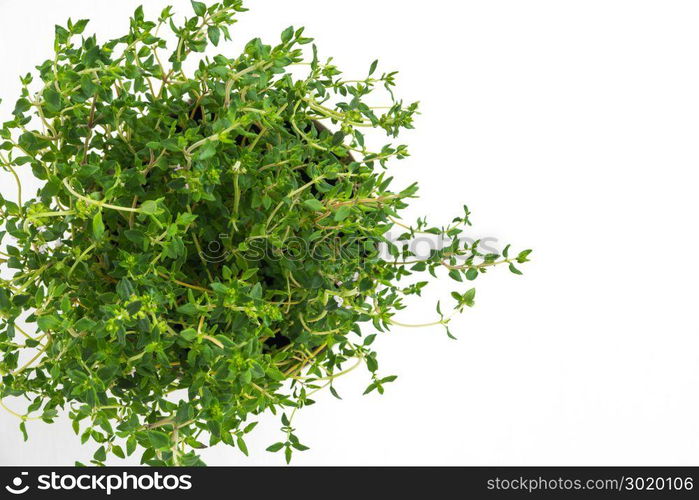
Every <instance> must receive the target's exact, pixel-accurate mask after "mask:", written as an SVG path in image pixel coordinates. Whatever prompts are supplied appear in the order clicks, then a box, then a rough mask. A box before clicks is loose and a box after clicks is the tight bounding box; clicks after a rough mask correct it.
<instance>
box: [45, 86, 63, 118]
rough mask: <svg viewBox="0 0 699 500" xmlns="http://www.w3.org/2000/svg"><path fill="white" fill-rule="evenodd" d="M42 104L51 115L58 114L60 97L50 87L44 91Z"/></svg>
mask: <svg viewBox="0 0 699 500" xmlns="http://www.w3.org/2000/svg"><path fill="white" fill-rule="evenodd" d="M44 102H45V103H46V108H47V109H48V110H49V111H50V112H51V113H58V112H59V111H60V110H61V95H60V94H59V93H58V92H56V90H55V89H53V88H52V87H49V88H48V89H46V90H45V91H44Z"/></svg>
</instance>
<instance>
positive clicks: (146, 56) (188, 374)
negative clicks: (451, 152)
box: [0, 0, 529, 465]
mask: <svg viewBox="0 0 699 500" xmlns="http://www.w3.org/2000/svg"><path fill="white" fill-rule="evenodd" d="M192 6H193V14H192V15H191V16H190V17H187V18H185V19H184V21H182V22H179V23H178V22H175V20H174V17H173V12H172V9H171V8H169V7H168V8H166V9H164V10H163V11H162V13H161V15H160V16H159V18H158V19H157V20H148V19H146V17H145V15H144V12H143V9H142V8H139V9H137V10H136V12H135V13H134V15H133V17H132V18H131V19H130V25H129V30H128V33H127V34H125V35H124V36H122V37H120V38H117V39H114V40H110V41H107V42H105V43H99V42H98V40H97V38H96V37H95V36H87V35H85V34H84V32H85V28H86V25H87V21H85V20H80V21H78V22H72V21H69V22H68V23H67V25H66V26H56V38H55V44H54V56H53V57H52V58H50V59H49V60H47V61H45V62H44V63H43V64H41V65H39V66H38V78H37V81H36V82H34V75H31V74H30V75H27V76H25V77H23V78H22V86H23V90H22V95H21V96H20V98H19V99H18V100H17V102H16V105H15V107H14V112H13V116H12V118H11V119H10V120H9V121H6V122H5V123H3V124H2V126H1V128H0V166H1V167H2V169H3V170H4V171H5V172H6V173H7V175H8V178H14V180H15V181H16V183H17V198H16V200H14V201H13V200H10V199H4V198H2V199H0V216H1V217H2V222H3V227H2V231H1V232H0V241H2V250H1V253H0V264H1V265H2V267H3V268H4V271H6V272H5V273H4V274H3V275H4V276H8V277H7V278H5V279H2V280H1V282H0V283H1V285H2V286H1V288H0V355H1V358H0V376H1V379H0V380H1V383H0V404H2V406H3V407H4V408H5V409H7V410H8V411H10V412H11V413H13V414H14V415H16V416H17V417H18V418H19V419H20V428H21V431H22V432H23V433H24V435H25V437H26V435H27V425H26V424H27V422H28V421H30V420H42V421H44V422H47V423H51V422H53V421H54V419H55V418H56V417H57V415H58V414H59V412H66V413H67V414H68V415H69V416H70V418H71V419H72V421H73V428H74V430H75V432H76V434H78V435H79V436H80V439H81V441H82V442H83V443H87V442H88V441H91V442H94V443H96V445H95V446H96V447H97V450H96V452H95V453H94V457H93V460H92V463H93V464H97V465H100V464H103V463H104V462H105V461H106V460H107V457H108V455H114V456H116V457H121V458H123V457H125V456H127V455H132V454H133V453H135V452H136V451H137V450H141V451H140V452H141V461H142V463H144V464H149V465H200V464H202V462H201V459H200V458H199V455H198V453H197V450H200V449H202V448H206V447H208V446H213V445H216V444H218V443H221V442H222V443H225V444H227V445H230V446H232V447H236V448H238V450H240V451H241V452H242V453H244V454H246V455H247V453H248V448H247V445H246V442H245V439H246V436H247V434H248V433H250V432H251V431H252V430H253V429H254V427H255V422H256V421H255V416H257V415H260V414H261V413H263V412H266V411H271V412H273V413H280V414H281V420H282V425H283V427H282V432H283V434H284V436H285V438H284V439H283V440H282V441H280V442H278V443H275V444H273V445H271V446H270V447H269V448H268V450H269V451H271V452H277V451H282V450H284V454H285V457H286V460H287V461H289V460H290V459H291V456H292V453H293V452H294V451H303V450H305V449H307V447H306V446H305V445H303V444H301V443H300V441H299V439H298V438H297V437H296V434H295V429H294V428H293V426H292V420H293V416H294V414H295V413H296V411H297V410H299V409H301V408H303V407H304V406H308V405H311V404H313V402H314V401H313V399H312V397H313V394H314V393H315V392H317V391H319V390H321V389H323V388H326V387H328V388H329V389H330V391H331V393H332V394H333V395H334V396H336V397H338V398H339V397H340V396H339V395H338V393H337V391H336V389H335V388H334V387H333V382H334V380H336V379H337V377H339V376H341V375H343V374H345V373H347V372H349V371H350V370H352V369H354V368H355V367H357V366H360V365H362V366H366V368H367V369H368V371H369V373H370V374H371V382H370V384H369V386H368V387H367V389H366V393H371V392H372V391H374V390H375V391H377V392H379V393H383V391H384V386H385V385H386V384H387V383H390V382H392V381H393V380H395V378H396V377H395V376H383V375H379V363H378V361H377V356H376V352H375V351H373V350H372V348H371V345H372V342H373V341H374V339H375V337H376V335H377V334H379V333H382V332H386V331H387V330H388V329H389V328H390V327H391V325H403V326H428V325H443V326H444V327H446V328H447V329H448V323H449V320H450V319H451V316H450V315H448V316H445V315H444V314H443V313H442V309H441V305H440V304H438V305H437V314H438V318H439V319H438V320H437V321H435V322H432V323H426V324H425V325H404V324H403V323H400V322H399V321H397V319H396V318H395V316H396V314H397V313H398V312H399V311H400V310H401V309H403V308H404V307H405V304H404V300H405V297H407V296H411V295H420V294H421V293H422V292H423V290H424V288H425V287H426V286H427V285H428V281H417V282H415V283H411V284H408V285H405V280H406V279H408V277H410V276H412V275H424V274H425V273H428V274H430V275H432V276H433V277H437V272H444V273H446V274H448V275H449V276H450V277H451V278H452V279H453V280H455V281H456V282H457V286H462V285H460V284H459V283H460V282H464V281H467V282H470V281H474V280H475V279H477V278H478V277H479V276H480V275H481V274H483V273H486V272H487V271H488V270H489V269H490V268H491V267H493V266H496V265H500V264H505V265H509V266H510V269H511V271H512V272H514V273H519V272H520V271H519V269H518V268H517V267H515V264H516V263H523V262H526V261H527V260H528V255H529V251H525V252H522V253H519V254H518V255H516V256H514V257H510V256H508V249H506V250H505V251H504V252H502V254H482V253H481V252H479V250H478V248H479V245H478V242H474V243H469V244H464V243H463V241H462V238H461V236H462V233H463V231H464V229H465V228H466V227H467V226H468V225H469V224H470V222H469V219H468V217H469V212H468V209H466V208H465V207H464V215H463V216H460V217H457V218H455V219H454V220H453V221H452V223H451V224H450V225H448V226H446V227H433V226H430V225H428V224H427V222H426V221H425V220H424V219H420V220H419V221H418V222H417V224H415V225H408V224H404V223H403V222H400V216H399V212H400V211H401V210H403V209H404V208H406V207H407V202H408V200H409V199H411V198H414V197H415V194H416V191H417V187H416V186H415V185H412V186H409V187H407V188H405V189H398V190H396V189H393V188H392V179H391V177H390V176H389V175H387V172H386V169H387V167H388V165H389V162H391V161H393V160H399V159H401V158H404V157H406V156H408V149H407V147H406V146H405V145H402V144H387V145H386V146H384V147H382V148H380V149H378V150H375V149H371V148H369V147H368V146H367V145H366V142H368V141H365V134H366V133H367V132H371V131H374V132H378V133H379V135H385V136H387V137H388V138H395V137H397V136H398V134H399V132H400V131H401V130H404V129H409V128H412V127H413V120H414V117H415V115H416V113H417V109H418V105H417V103H405V102H403V101H401V100H399V99H397V98H396V97H395V95H394V86H395V75H396V73H395V72H386V73H377V70H378V63H377V62H374V63H372V64H371V65H370V67H369V70H368V72H367V76H366V77H364V78H363V79H359V80H349V79H345V78H344V77H343V74H342V72H341V71H340V70H339V69H338V68H337V67H336V66H335V65H334V64H333V61H332V59H328V60H325V61H321V59H320V58H319V56H318V51H317V49H316V47H315V45H312V39H311V38H308V37H307V36H306V35H305V34H304V29H303V28H300V29H294V28H291V27H290V28H288V29H286V30H284V32H283V33H282V34H281V38H280V40H279V41H278V42H277V43H276V44H273V45H268V44H265V43H263V41H262V40H260V39H254V40H251V41H250V42H249V43H248V44H247V45H245V48H244V50H243V51H242V52H241V53H240V54H237V55H236V56H234V57H229V56H226V55H220V54H219V55H216V56H213V57H211V56H207V55H204V54H203V53H204V52H205V50H206V49H207V47H209V46H210V45H213V46H218V45H219V44H221V43H222V42H223V41H227V40H230V38H231V32H230V29H229V28H230V26H231V25H232V24H233V23H234V22H235V21H236V16H237V15H238V13H240V12H242V11H244V10H245V9H244V8H243V6H242V4H241V1H240V0H224V1H223V2H219V3H214V4H212V5H210V6H207V5H206V4H204V3H201V2H192ZM166 30H169V31H170V32H171V33H170V35H173V36H174V38H175V40H176V42H175V44H174V46H173V45H172V44H170V45H168V43H167V41H166V39H169V38H172V36H170V35H167V36H166V34H165V33H164V32H165V31H166ZM195 54H201V55H199V56H195ZM193 58H196V61H193ZM185 62H186V63H187V64H184V63H185ZM190 66H191V69H185V67H187V68H190ZM300 73H303V74H302V76H298V75H299V74H300ZM370 96H371V98H370ZM374 96H376V98H374ZM380 96H384V99H386V100H387V101H388V102H386V103H384V104H385V105H384V106H380V107H376V106H373V105H370V104H369V102H375V101H376V99H378V98H380ZM387 140H392V139H387ZM19 169H31V172H32V174H33V175H34V176H35V177H36V178H37V179H39V180H40V181H42V187H41V188H40V189H39V190H38V192H36V193H35V195H34V196H32V197H29V198H28V197H27V196H26V193H24V192H23V191H22V185H21V182H20V178H19V175H18V170H19ZM10 176H11V177H10ZM396 229H398V230H399V231H401V236H400V237H399V238H398V241H392V239H390V238H389V237H388V234H389V233H390V231H392V230H396ZM423 233H424V234H426V235H432V236H438V237H441V238H444V239H446V240H447V242H448V243H447V244H446V245H444V246H442V247H441V248H439V249H436V250H434V251H433V252H432V253H431V254H430V255H429V256H428V257H427V258H424V259H415V258H414V257H415V256H414V255H413V254H412V253H411V252H410V249H409V247H408V246H407V245H404V244H403V243H405V242H407V241H409V240H410V239H411V238H414V237H415V236H416V235H417V234H423ZM330 242H332V243H333V245H329V243H330ZM338 244H339V247H340V248H341V249H342V250H343V251H341V252H334V251H331V252H325V253H323V254H322V257H319V255H317V254H311V253H310V249H311V247H312V248H313V249H318V248H337V245H338ZM299 245H300V246H299ZM381 245H385V246H386V247H387V248H388V251H389V258H384V257H383V256H381V254H380V253H379V252H376V251H374V250H375V249H376V248H378V247H380V246H381ZM299 248H300V249H301V252H300V253H299V251H296V250H298V249H299ZM294 249H296V250H294ZM292 250H294V251H292ZM344 250H347V251H344ZM452 295H453V298H454V300H455V304H454V305H453V309H454V311H455V312H458V311H461V310H462V309H464V307H471V306H472V305H473V303H474V298H475V289H473V288H469V289H467V290H456V291H454V293H453V294H452ZM20 322H26V323H29V324H34V325H36V333H34V334H30V333H28V332H26V331H25V330H24V329H22V327H21V326H20ZM447 331H448V330H447ZM450 335H451V334H450ZM7 397H19V398H23V399H24V400H26V401H27V405H26V407H24V409H22V410H19V409H17V408H16V407H14V405H16V404H17V403H16V402H15V401H16V400H14V399H13V403H10V402H2V399H1V398H7ZM10 406H13V408H11V407H10Z"/></svg>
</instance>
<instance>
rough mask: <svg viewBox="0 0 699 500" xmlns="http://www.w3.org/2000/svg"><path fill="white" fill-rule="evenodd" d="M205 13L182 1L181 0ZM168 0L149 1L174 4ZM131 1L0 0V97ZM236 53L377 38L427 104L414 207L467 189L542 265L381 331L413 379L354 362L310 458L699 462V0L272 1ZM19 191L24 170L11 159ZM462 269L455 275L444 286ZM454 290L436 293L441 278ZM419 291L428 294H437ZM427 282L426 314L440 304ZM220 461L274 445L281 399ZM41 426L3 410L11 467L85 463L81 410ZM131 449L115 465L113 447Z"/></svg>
mask: <svg viewBox="0 0 699 500" xmlns="http://www.w3.org/2000/svg"><path fill="white" fill-rule="evenodd" d="M170 3H174V4H175V5H176V6H177V10H178V11H179V12H184V11H187V12H189V9H190V7H189V3H188V2H186V1H176V2H170ZM165 4H166V3H165V2H164V1H162V2H161V1H160V0H158V1H149V2H147V5H146V12H147V13H151V14H155V13H157V12H159V11H160V9H161V8H162V7H163V6H164V5H165ZM137 5H138V2H136V1H131V0H129V1H125V0H120V1H119V2H107V1H94V0H89V1H88V0H85V1H83V0H80V1H78V0H71V1H57V0H43V1H38V0H0V68H2V70H1V72H0V96H1V97H2V98H3V99H4V100H5V102H4V103H3V104H2V105H0V117H4V118H7V117H9V114H10V112H11V110H12V106H13V105H14V101H15V99H16V97H17V93H18V91H19V83H18V80H17V79H16V76H17V75H19V74H24V73H26V72H28V71H30V70H32V68H33V66H34V65H35V64H38V63H40V62H41V61H43V60H44V59H46V58H47V57H49V56H50V50H51V46H52V45H51V39H52V37H53V25H54V24H55V23H61V24H65V20H66V18H67V17H69V16H71V17H72V18H73V19H79V18H90V19H92V23H91V24H90V25H89V27H88V32H90V33H91V32H93V31H95V32H97V33H98V35H99V38H100V40H102V41H104V40H106V39H108V38H111V37H114V36H118V35H121V34H122V33H124V32H125V29H126V27H127V17H128V15H129V14H130V13H131V12H132V11H133V9H134V8H135V7H136V6H137ZM248 6H249V7H252V10H251V12H249V13H246V14H244V15H242V16H241V22H240V23H239V24H237V25H236V28H235V29H234V33H235V37H236V42H235V43H234V44H232V45H227V46H225V47H224V48H223V49H222V50H224V51H226V53H227V54H228V55H232V54H234V53H235V50H236V49H237V48H238V47H240V45H241V44H242V43H243V42H244V41H247V40H248V39H249V38H252V37H254V36H261V37H262V38H263V39H266V40H269V41H270V42H276V41H277V40H278V34H279V32H280V31H281V30H282V29H283V28H285V27H286V26H288V25H290V24H294V25H296V26H300V25H305V26H306V27H307V32H308V34H309V35H310V36H314V37H315V38H316V40H317V43H318V45H319V48H320V51H321V54H322V55H325V56H329V55H333V56H335V58H336V62H337V63H338V65H339V66H340V67H341V68H343V69H344V70H346V72H347V73H348V74H353V75H356V76H359V77H362V76H363V75H364V74H365V72H366V68H367V66H368V64H369V63H370V62H371V61H372V60H373V59H375V58H377V57H378V58H380V59H381V62H382V65H383V66H382V67H383V69H399V70H400V71H401V74H400V77H399V78H400V79H399V83H400V85H399V89H400V90H399V93H400V94H401V95H403V96H405V98H406V99H409V100H420V101H421V102H422V115H421V116H420V117H419V119H418V121H417V130H416V131H415V132H412V133H410V134H408V135H406V136H405V138H404V140H405V141H407V142H408V143H409V144H410V145H411V149H412V157H411V158H410V159H408V160H405V161H403V162H397V163H395V164H394V165H393V172H394V174H395V176H396V178H397V182H398V183H400V184H404V185H405V184H408V183H409V182H411V181H412V180H417V181H419V183H420V184H421V186H422V188H421V193H422V198H421V199H420V200H417V201H416V203H415V206H414V207H413V209H412V211H411V214H413V215H415V216H417V215H421V214H424V213H427V214H429V215H430V217H431V218H432V220H433V221H434V222H437V223H441V222H448V221H449V220H450V219H451V218H452V217H453V216H454V215H457V214H458V213H459V212H460V207H461V205H462V204H463V203H467V204H468V205H469V207H470V208H471V210H472V211H473V220H474V222H475V225H474V228H473V234H474V235H475V236H487V237H494V238H497V239H498V240H499V241H500V242H503V243H504V242H511V243H513V244H514V246H515V247H517V248H528V247H532V248H534V249H535V252H534V254H533V255H532V257H533V258H534V262H532V263H530V264H527V265H526V266H524V270H525V271H526V274H525V276H521V277H518V276H514V275H511V274H509V273H508V272H507V271H506V270H505V269H496V270H494V272H491V273H489V274H488V275H487V276H486V277H484V278H485V279H479V280H478V281H477V284H478V285H479V286H478V297H477V306H476V307H475V308H474V309H472V310H469V311H467V313H466V314H465V315H464V316H462V317H459V318H457V319H456V320H454V322H453V331H454V333H455V334H456V335H457V336H458V337H459V340H458V341H451V340H449V339H447V337H446V336H445V335H444V334H443V332H442V331H441V330H440V329H428V330H412V329H401V328H395V329H394V330H393V332H392V333H391V334H389V335H384V336H382V337H380V338H379V340H377V342H376V344H375V346H376V347H377V349H378V350H379V352H380V355H381V357H380V361H381V371H382V373H384V374H386V375H388V374H397V375H398V376H399V378H398V380H397V381H396V382H395V383H394V384H392V385H391V386H388V387H387V393H386V394H385V395H384V396H383V397H381V396H379V395H377V394H376V393H372V394H371V395H369V396H364V397H362V396H361V392H362V391H363V389H364V387H365V386H366V384H367V382H368V380H369V377H368V375H367V374H366V372H365V371H356V372H353V373H352V374H350V375H348V376H347V377H346V379H344V380H341V381H340V382H339V383H338V386H337V387H338V389H339V390H340V393H341V395H342V396H343V397H344V400H343V401H338V400H336V399H334V398H332V397H331V396H330V395H329V394H326V395H324V396H322V397H319V398H318V404H317V405H315V406H314V407H310V408H307V409H306V410H304V411H303V412H301V413H300V414H299V415H298V416H297V420H296V424H297V428H298V431H299V432H298V433H299V435H300V437H301V438H302V441H303V442H305V443H306V444H308V445H309V446H310V447H311V450H310V451H307V452H305V453H301V454H298V455H297V456H296V459H295V462H294V463H295V464H297V465H306V464H308V465H340V464H352V465H360V464H374V465H398V464H417V465H419V464H425V465H426V464H434V465H446V464H452V465H526V464H531V465H578V464H579V465H681V464H685V465H690V464H691V465H699V400H698V392H697V389H698V388H699V359H698V358H699V337H698V333H699V327H698V326H697V321H698V320H697V312H698V307H697V299H698V298H699V293H698V292H697V284H698V283H699V265H698V264H697V258H696V256H697V244H698V243H699V231H698V228H697V214H699V198H698V197H697V195H696V191H697V186H698V182H697V181H698V180H699V176H698V174H697V160H698V159H699V142H698V141H697V138H698V137H699V65H698V61H699V30H697V28H696V26H697V19H699V4H698V3H697V2H693V1H666V0H665V1H660V0H656V1H644V0H628V1H620V0H604V1H598V0H585V1H562V0H550V1H522V0H516V1H515V0H513V1H487V2H484V1H459V2H455V1H446V0H442V1H432V2H424V1H419V2H418V1H410V0H381V1H377V0H353V1H352V2H349V3H348V2H329V1H327V0H294V1H290V0H255V1H249V2H248ZM0 179H1V181H0V184H1V185H2V192H3V194H6V195H8V196H9V195H10V194H11V193H12V192H13V190H14V186H13V184H12V181H11V178H10V177H9V174H2V177H1V178H0ZM448 285H449V283H438V284H437V287H436V289H435V290H436V292H437V293H438V294H439V293H443V292H446V291H447V290H448V289H449V288H448ZM440 288H441V291H440ZM423 304H425V305H424V307H423ZM432 312H433V306H432V304H431V303H430V304H429V305H427V301H424V302H422V303H418V304H416V307H415V308H414V309H413V310H412V312H406V316H405V317H406V318H407V319H408V320H411V319H414V320H416V321H418V322H420V321H429V320H430V319H432ZM261 420H262V424H261V425H260V426H259V427H258V429H257V431H256V434H255V435H254V437H251V439H250V440H249V447H250V449H251V457H250V458H249V459H245V458H244V457H243V456H242V455H241V454H240V453H239V452H238V451H237V450H234V449H230V448H226V447H223V448H216V449H213V450H209V451H206V452H205V453H204V458H205V460H206V461H207V462H208V463H209V464H217V465H232V464H279V463H281V458H282V457H281V456H280V455H279V454H270V453H267V452H265V451H264V448H265V447H266V446H267V445H268V444H270V443H272V442H274V441H276V440H277V437H279V434H278V426H279V424H278V421H277V420H276V418H274V417H271V416H268V417H263V418H262V419H261ZM29 431H30V435H31V437H30V440H29V442H28V443H22V440H21V436H20V434H19V431H18V430H17V422H16V421H15V420H14V418H13V417H12V416H10V415H8V414H5V413H2V414H0V464H56V465H58V464H66V465H69V464H72V463H73V461H74V460H76V459H80V460H87V459H89V456H90V455H91V452H92V451H94V450H93V449H92V448H93V447H89V448H83V447H81V446H80V444H79V442H78V439H77V437H75V436H74V435H73V433H72V431H71V429H70V425H69V422H68V421H67V420H61V421H60V422H59V423H57V424H55V425H52V426H49V425H45V424H42V423H38V424H37V423H33V424H31V425H30V426H29ZM115 463H119V462H115Z"/></svg>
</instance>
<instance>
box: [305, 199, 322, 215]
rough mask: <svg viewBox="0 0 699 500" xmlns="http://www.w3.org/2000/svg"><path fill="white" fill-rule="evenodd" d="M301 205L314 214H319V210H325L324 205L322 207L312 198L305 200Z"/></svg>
mask: <svg viewBox="0 0 699 500" xmlns="http://www.w3.org/2000/svg"><path fill="white" fill-rule="evenodd" d="M303 204H304V206H305V207H306V208H309V209H310V210H313V211H315V212H320V211H321V210H325V205H323V204H322V203H321V202H319V201H318V200H316V199H315V198H312V199H310V200H306V201H304V202H303Z"/></svg>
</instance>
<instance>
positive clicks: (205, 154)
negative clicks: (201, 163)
mask: <svg viewBox="0 0 699 500" xmlns="http://www.w3.org/2000/svg"><path fill="white" fill-rule="evenodd" d="M214 156H216V143H215V142H213V141H209V142H207V143H206V144H205V145H204V146H202V148H201V149H200V150H199V154H198V155H197V158H198V159H200V160H208V159H209V158H213V157H214Z"/></svg>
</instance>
